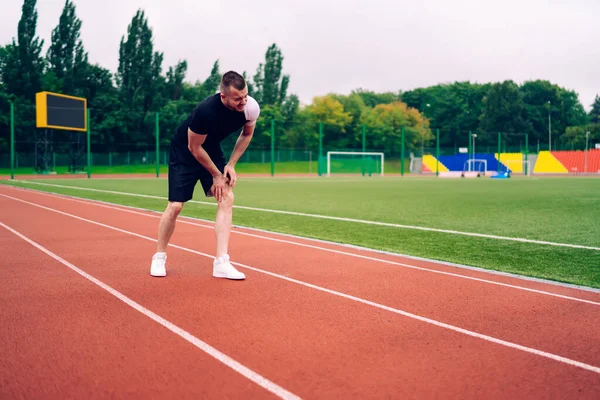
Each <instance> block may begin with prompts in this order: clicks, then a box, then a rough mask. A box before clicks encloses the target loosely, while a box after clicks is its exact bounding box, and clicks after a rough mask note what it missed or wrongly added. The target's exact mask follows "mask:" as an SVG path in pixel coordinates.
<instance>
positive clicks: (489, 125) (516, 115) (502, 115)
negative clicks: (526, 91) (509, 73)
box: [477, 80, 532, 145]
mask: <svg viewBox="0 0 600 400" xmlns="http://www.w3.org/2000/svg"><path fill="white" fill-rule="evenodd" d="M480 121H481V125H480V128H481V131H482V132H480V133H478V139H477V141H478V142H481V143H482V144H486V145H490V144H495V143H497V139H496V138H495V137H494V134H495V133H498V132H503V133H527V132H531V130H532V129H531V123H529V122H528V121H527V119H526V111H525V102H524V101H523V93H522V92H521V91H520V90H519V86H518V85H517V84H516V83H514V82H513V81H510V80H509V81H504V82H502V83H496V84H494V85H492V86H491V87H490V89H489V90H488V92H487V94H486V96H485V97H484V99H483V113H482V114H481V117H480Z"/></svg>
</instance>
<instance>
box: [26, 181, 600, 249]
mask: <svg viewBox="0 0 600 400" xmlns="http://www.w3.org/2000/svg"><path fill="white" fill-rule="evenodd" d="M16 182H20V183H25V184H31V185H41V186H50V187H58V188H63V189H74V190H84V191H89V192H98V193H109V194H117V195H120V196H131V197H141V198H146V199H158V200H165V197H161V196H151V195H147V194H137V193H127V192H118V191H114V190H103V189H92V188H82V187H77V186H68V185H57V184H52V183H43V182H30V181H16ZM188 203H194V204H203V205H209V206H216V203H211V202H207V201H198V200H190V201H189V202H188ZM233 207H234V208H238V209H242V210H251V211H260V212H268V213H274V214H285V215H294V216H300V217H310V218H320V219H328V220H334V221H343V222H353V223H360V224H367V225H377V226H386V227H392V228H402V229H415V230H421V231H428V232H437V233H448V234H452V235H463V236H472V237H480V238H485V239H495V240H508V241H513V242H521V243H532V244H540V245H545V246H556V247H568V248H572V249H584V250H596V251H600V247H594V246H584V245H579V244H571V243H557V242H549V241H545V240H534V239H525V238H514V237H508V236H498V235H486V234H483V233H474V232H462V231H456V230H451V229H439V228H428V227H424V226H414V225H402V224H392V223H388V222H378V221H367V220H362V219H354V218H344V217H332V216H330V215H322V214H308V213H301V212H295V211H283V210H271V209H266V208H258V207H248V206H239V205H234V206H233Z"/></svg>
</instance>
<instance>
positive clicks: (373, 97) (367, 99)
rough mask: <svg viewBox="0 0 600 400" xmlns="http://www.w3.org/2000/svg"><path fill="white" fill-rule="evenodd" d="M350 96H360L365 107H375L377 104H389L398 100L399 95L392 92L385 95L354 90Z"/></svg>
mask: <svg viewBox="0 0 600 400" xmlns="http://www.w3.org/2000/svg"><path fill="white" fill-rule="evenodd" d="M351 94H356V95H358V96H360V97H361V98H362V100H363V103H364V104H365V105H366V106H367V107H371V108H373V107H375V106H377V105H379V104H390V103H393V102H396V101H398V100H400V95H399V94H396V93H392V92H385V93H375V92H373V91H371V90H365V89H362V88H361V89H356V90H353V91H352V93H351Z"/></svg>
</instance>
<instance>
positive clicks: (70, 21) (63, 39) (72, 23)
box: [47, 0, 88, 96]
mask: <svg viewBox="0 0 600 400" xmlns="http://www.w3.org/2000/svg"><path fill="white" fill-rule="evenodd" d="M80 30H81V20H79V18H77V16H76V14H75V5H74V4H73V2H72V1H71V0H66V2H65V6H64V8H63V11H62V14H61V16H60V19H59V23H58V25H57V26H56V27H55V28H54V30H53V31H52V42H51V44H50V48H49V49H48V54H47V59H48V64H49V72H52V73H53V74H54V76H55V77H56V79H57V81H58V85H59V86H60V88H61V89H62V90H61V91H62V92H63V93H66V94H70V95H75V96H85V95H86V94H85V88H84V86H85V83H86V78H87V72H88V71H87V68H88V55H87V52H86V51H85V50H84V48H83V43H82V42H81V39H80Z"/></svg>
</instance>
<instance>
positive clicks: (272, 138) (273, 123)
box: [271, 119, 275, 176]
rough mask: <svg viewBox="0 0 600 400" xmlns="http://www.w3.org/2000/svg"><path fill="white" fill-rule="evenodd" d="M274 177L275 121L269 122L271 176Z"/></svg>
mask: <svg viewBox="0 0 600 400" xmlns="http://www.w3.org/2000/svg"><path fill="white" fill-rule="evenodd" d="M273 175H275V120H274V119H272V120H271V176H273Z"/></svg>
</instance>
